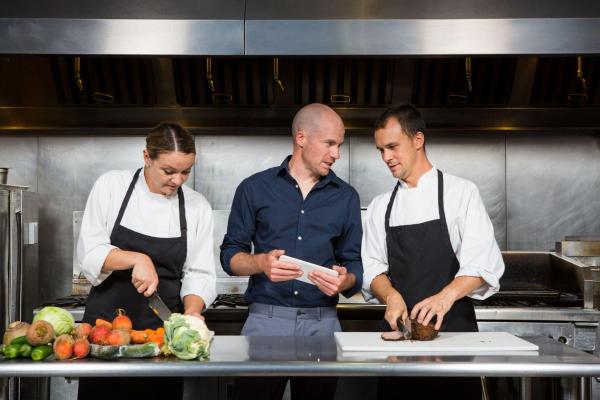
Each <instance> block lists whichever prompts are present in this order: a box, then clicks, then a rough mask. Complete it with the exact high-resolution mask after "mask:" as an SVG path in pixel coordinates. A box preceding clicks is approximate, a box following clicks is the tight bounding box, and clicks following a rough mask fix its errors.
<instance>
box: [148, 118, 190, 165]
mask: <svg viewBox="0 0 600 400" xmlns="http://www.w3.org/2000/svg"><path fill="white" fill-rule="evenodd" d="M146 149H147V150H148V155H149V156H150V158H151V159H152V160H156V159H157V158H158V156H159V155H160V154H161V153H169V152H171V151H178V152H181V153H185V154H196V145H195V143H194V137H193V136H192V135H191V134H190V133H189V132H188V131H187V130H186V129H185V128H184V127H182V126H181V125H179V124H175V123H172V122H163V123H161V124H158V125H157V126H155V127H154V128H152V130H151V131H150V133H148V136H146Z"/></svg>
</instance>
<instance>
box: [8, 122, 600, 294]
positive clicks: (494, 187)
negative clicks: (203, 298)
mask: <svg viewBox="0 0 600 400" xmlns="http://www.w3.org/2000/svg"><path fill="white" fill-rule="evenodd" d="M290 141H291V138H290V137H289V136H288V135H283V134H282V135H270V136H265V135H260V134H258V135H256V136H246V135H244V136H241V135H240V136H236V135H228V136H223V135H201V136H197V141H196V147H197V150H198V159H197V163H196V166H195V170H194V172H193V175H192V177H191V178H190V180H189V181H188V185H189V186H191V187H193V188H195V189H196V190H198V191H199V192H201V193H203V194H204V195H205V196H206V197H207V198H208V200H209V201H210V203H211V204H212V206H213V209H215V210H225V209H227V208H229V206H230V202H231V200H232V198H233V194H234V191H235V188H236V186H237V185H238V184H239V182H240V181H241V180H242V179H243V178H245V177H246V176H248V175H250V174H252V173H254V172H257V171H260V170H262V169H265V168H268V167H270V166H274V165H278V164H279V163H281V161H282V160H283V158H284V157H285V155H287V154H288V153H289V152H290V149H291V142H290ZM143 145H144V138H143V137H141V136H106V135H103V136H98V135H96V136H93V135H89V136H76V137H74V136H56V135H53V136H44V135H40V136H37V137H36V136H25V137H7V136H4V137H0V166H9V167H11V171H10V174H9V178H8V180H9V183H12V184H24V185H29V186H30V187H31V188H32V190H36V191H38V192H39V193H40V197H41V209H40V235H39V237H40V279H41V283H42V284H41V285H40V287H41V295H42V298H43V299H44V300H51V299H54V298H56V297H60V296H65V295H68V294H70V293H71V278H72V276H71V275H72V251H73V234H72V226H73V224H72V212H73V211H74V210H83V208H84V206H85V202H86V199H87V195H88V192H89V190H90V188H91V186H92V184H93V182H94V181H95V180H96V178H97V177H98V176H100V175H101V174H102V173H103V172H105V171H107V170H110V169H133V168H136V167H138V166H141V159H142V158H141V157H142V156H141V151H142V148H143ZM427 151H428V153H429V157H430V159H431V160H432V161H433V162H434V163H435V164H436V166H437V167H439V168H440V169H442V170H443V171H445V172H448V173H452V174H455V175H458V176H461V177H464V178H467V179H470V180H472V181H473V182H475V183H476V184H477V186H478V187H479V190H480V193H481V196H482V198H483V200H484V203H485V205H486V208H487V210H488V213H489V214H490V217H491V219H492V222H493V224H494V228H495V233H496V239H497V241H498V243H499V245H500V247H501V248H502V249H503V250H541V251H545V250H549V249H552V248H553V247H554V241H556V240H558V239H561V238H562V237H564V236H566V235H600V218H599V217H598V215H599V212H600V205H599V202H598V199H599V198H600V173H599V172H600V138H599V137H597V136H591V135H574V134H562V135H541V134H522V133H510V134H503V133H497V134H490V133H481V134H477V133H469V134H464V135H460V134H459V135H457V134H452V135H450V134H448V135H431V136H430V137H429V138H428V145H427ZM334 170H335V172H336V173H337V174H338V175H339V176H340V177H342V178H343V179H345V180H347V181H348V182H350V183H351V184H352V185H353V186H354V187H355V188H356V189H357V191H358V193H359V194H360V197H361V203H362V205H363V207H366V206H368V204H369V202H370V201H371V200H372V199H373V197H374V196H375V195H376V194H378V193H381V192H383V191H387V190H391V189H392V188H393V185H394V180H393V178H392V177H391V175H390V174H389V172H388V171H387V168H386V167H385V165H384V164H383V162H382V161H381V160H380V158H379V154H378V152H377V150H376V149H375V148H374V145H373V141H372V137H371V136H370V135H359V134H354V135H349V137H348V138H347V140H346V144H345V145H344V147H343V151H342V158H341V160H339V161H338V163H336V165H335V168H334ZM220 216H221V217H217V223H218V224H219V227H217V229H220V230H221V231H224V226H221V225H224V224H225V223H226V212H223V213H221V214H220ZM224 216H225V217H224ZM219 221H220V222H219ZM48 282H52V283H48Z"/></svg>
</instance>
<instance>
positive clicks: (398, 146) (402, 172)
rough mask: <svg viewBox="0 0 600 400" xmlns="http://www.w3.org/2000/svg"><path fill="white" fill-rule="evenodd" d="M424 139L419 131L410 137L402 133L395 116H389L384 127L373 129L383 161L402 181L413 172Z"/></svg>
mask: <svg viewBox="0 0 600 400" xmlns="http://www.w3.org/2000/svg"><path fill="white" fill-rule="evenodd" d="M424 140H425V139H424V136H423V134H422V133H421V132H418V133H417V134H416V135H415V136H414V137H412V138H411V137H410V136H408V135H407V134H406V133H404V131H403V130H402V127H401V126H400V123H399V122H398V120H397V119H396V118H390V119H389V120H388V121H387V123H386V124H385V127H383V128H381V129H377V130H376V131H375V146H376V147H377V150H379V152H380V153H381V158H382V160H383V162H384V163H385V164H386V165H387V167H388V168H389V169H390V172H391V173H392V175H394V177H395V178H397V179H402V180H403V181H406V180H407V178H408V177H410V176H411V174H412V173H413V171H414V169H415V165H416V163H417V157H418V155H419V151H422V150H423V145H424Z"/></svg>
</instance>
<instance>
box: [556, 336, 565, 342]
mask: <svg viewBox="0 0 600 400" xmlns="http://www.w3.org/2000/svg"><path fill="white" fill-rule="evenodd" d="M558 341H559V342H561V343H567V338H566V337H564V336H559V337H558Z"/></svg>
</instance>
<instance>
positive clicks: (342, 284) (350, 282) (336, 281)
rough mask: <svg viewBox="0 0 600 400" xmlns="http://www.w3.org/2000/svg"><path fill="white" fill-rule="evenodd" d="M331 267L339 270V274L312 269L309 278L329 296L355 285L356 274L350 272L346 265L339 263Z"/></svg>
mask: <svg viewBox="0 0 600 400" xmlns="http://www.w3.org/2000/svg"><path fill="white" fill-rule="evenodd" d="M331 268H332V269H333V270H335V271H337V272H338V276H332V275H328V274H325V273H323V272H320V271H311V272H310V273H309V274H308V279H310V280H311V281H312V282H313V283H314V284H315V286H316V287H318V288H319V290H320V291H321V292H323V293H325V294H326V295H327V296H333V295H336V294H338V293H340V292H343V291H344V290H347V289H350V288H351V287H352V286H354V282H355V281H356V278H355V277H354V274H351V273H348V270H346V268H345V267H342V266H339V265H334V266H333V267H331Z"/></svg>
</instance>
